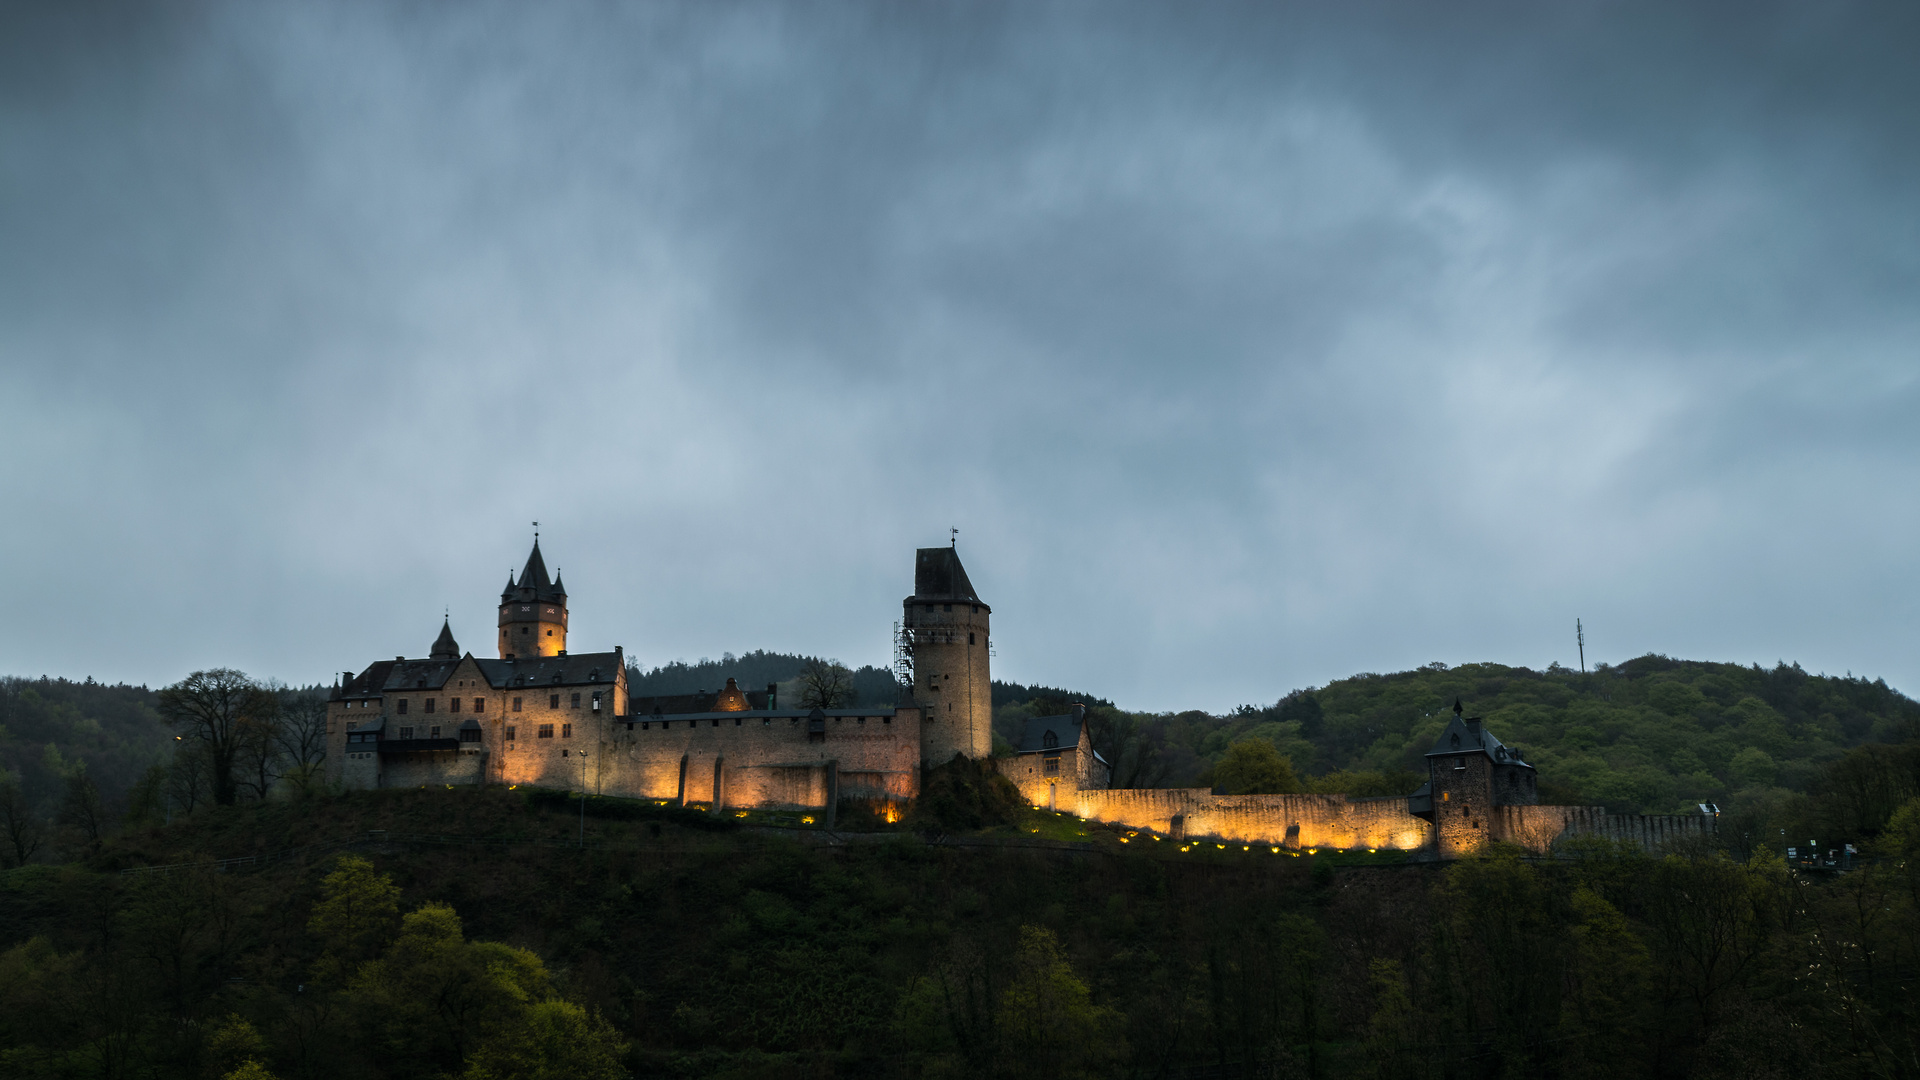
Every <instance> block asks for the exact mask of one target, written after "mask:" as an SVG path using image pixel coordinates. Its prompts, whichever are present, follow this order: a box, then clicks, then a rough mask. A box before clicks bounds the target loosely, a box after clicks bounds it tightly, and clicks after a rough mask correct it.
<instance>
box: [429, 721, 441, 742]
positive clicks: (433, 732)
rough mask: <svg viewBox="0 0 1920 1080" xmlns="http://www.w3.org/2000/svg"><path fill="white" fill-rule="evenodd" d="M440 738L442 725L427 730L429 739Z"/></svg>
mask: <svg viewBox="0 0 1920 1080" xmlns="http://www.w3.org/2000/svg"><path fill="white" fill-rule="evenodd" d="M439 737H440V725H438V724H435V725H434V726H433V727H430V728H428V729H427V738H429V739H437V738H439Z"/></svg>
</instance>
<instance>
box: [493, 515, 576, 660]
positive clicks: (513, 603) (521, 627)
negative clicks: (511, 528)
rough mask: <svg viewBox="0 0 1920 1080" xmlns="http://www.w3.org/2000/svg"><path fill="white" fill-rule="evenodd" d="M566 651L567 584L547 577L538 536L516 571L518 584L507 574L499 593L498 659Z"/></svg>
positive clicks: (522, 657) (545, 564)
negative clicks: (531, 551) (502, 589)
mask: <svg viewBox="0 0 1920 1080" xmlns="http://www.w3.org/2000/svg"><path fill="white" fill-rule="evenodd" d="M566 651H567V587H566V586H565V585H562V584H561V583H560V582H559V581H558V580H554V581H549V580H547V562H546V560H545V559H542V558H541V557H540V538H539V537H535V538H534V540H533V554H531V555H528V556H527V566H526V569H524V570H522V571H520V584H518V585H515V584H514V583H513V575H511V574H509V575H507V588H506V590H505V591H504V592H502V593H501V594H500V659H502V660H512V659H515V658H519V659H526V658H528V657H536V656H558V655H560V654H561V653H563V652H566Z"/></svg>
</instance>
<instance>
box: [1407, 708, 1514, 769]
mask: <svg viewBox="0 0 1920 1080" xmlns="http://www.w3.org/2000/svg"><path fill="white" fill-rule="evenodd" d="M1476 750H1478V751H1482V752H1484V753H1485V754H1486V755H1487V756H1488V757H1490V758H1492V759H1493V760H1495V761H1497V762H1501V763H1502V764H1509V765H1526V762H1524V761H1521V760H1520V751H1519V750H1518V749H1517V748H1509V747H1508V746H1506V744H1504V743H1502V742H1501V741H1500V740H1499V739H1497V738H1495V737H1494V735H1493V732H1491V731H1488V730H1487V726H1486V725H1485V724H1483V723H1481V722H1480V718H1479V717H1477V716H1474V717H1468V718H1466V719H1462V718H1461V716H1460V714H1459V713H1454V714H1453V719H1452V720H1449V721H1448V722H1447V726H1446V728H1445V729H1444V730H1442V731H1441V732H1440V737H1439V738H1438V739H1435V740H1434V742H1433V749H1431V750H1429V751H1427V756H1428V757H1445V756H1449V755H1452V754H1458V753H1461V752H1463V751H1464V752H1467V753H1472V752H1474V751H1476ZM1527 768H1529V769H1531V768H1533V766H1531V765H1527Z"/></svg>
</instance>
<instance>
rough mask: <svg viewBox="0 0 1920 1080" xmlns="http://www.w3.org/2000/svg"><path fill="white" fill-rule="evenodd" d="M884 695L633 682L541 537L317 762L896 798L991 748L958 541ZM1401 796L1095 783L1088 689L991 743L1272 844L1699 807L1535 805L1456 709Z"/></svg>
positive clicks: (987, 678) (1544, 842)
mask: <svg viewBox="0 0 1920 1080" xmlns="http://www.w3.org/2000/svg"><path fill="white" fill-rule="evenodd" d="M903 604H904V608H903V614H904V619H903V620H902V622H901V624H900V627H899V631H898V636H897V638H896V641H897V647H898V649H899V658H898V661H897V671H898V674H899V675H900V676H901V680H900V681H901V691H902V692H901V695H900V698H899V700H898V701H897V702H895V703H892V704H871V705H861V706H858V707H850V708H843V709H817V708H816V709H802V708H781V707H780V704H781V703H780V702H779V700H778V692H777V688H775V687H772V686H769V687H768V688H767V689H766V690H765V691H764V692H762V691H755V690H744V689H742V688H740V687H738V686H735V685H734V684H733V681H732V680H728V682H727V686H726V688H725V689H724V690H721V691H719V692H717V693H713V694H708V693H705V692H702V693H700V694H683V695H677V696H670V697H633V696H631V695H629V693H628V691H627V658H626V655H625V652H624V651H623V650H622V649H621V648H619V647H618V646H616V647H615V648H614V649H613V651H611V652H590V653H576V652H573V651H571V650H569V649H568V647H567V591H566V588H565V586H563V585H562V584H561V583H560V581H559V580H558V578H553V579H549V577H548V575H547V567H546V563H545V561H544V560H543V559H542V557H541V553H540V545H539V542H538V540H536V541H535V542H534V547H533V551H532V553H531V554H529V555H528V556H527V563H526V567H525V568H524V569H523V570H522V571H521V572H520V575H519V577H518V579H517V580H515V579H513V578H512V577H509V579H508V581H507V587H506V589H505V590H503V591H502V592H501V594H500V608H499V619H498V622H497V650H496V651H497V653H498V655H496V656H494V657H490V658H480V657H476V656H474V655H473V654H471V653H463V652H462V651H461V650H460V646H459V644H458V643H457V642H456V641H455V640H454V636H453V628H452V626H451V625H450V624H447V623H442V624H441V627H440V635H439V637H438V638H437V639H436V640H435V641H434V643H433V645H432V647H431V648H430V649H429V650H428V652H427V655H426V657H425V658H423V659H408V658H406V657H395V658H394V659H392V660H382V661H378V662H376V663H373V664H370V665H368V666H367V667H366V668H365V669H364V670H362V671H360V672H358V673H357V674H356V673H354V672H351V671H349V672H344V673H343V674H342V676H341V678H340V680H339V682H338V684H337V685H336V686H335V688H334V690H333V694H332V698H331V701H330V703H329V712H328V723H327V738H328V754H327V769H328V776H329V779H330V780H332V781H333V782H335V783H337V784H339V785H341V786H344V787H352V788H384V787H417V786H420V785H425V784H534V785H539V786H544V787H555V788H567V789H572V790H586V791H591V792H594V793H597V794H606V795H620V796H628V797H635V798H646V799H655V800H662V801H672V802H677V803H678V804H680V805H682V806H687V805H700V806H703V807H706V808H707V809H709V810H711V811H712V812H715V813H719V812H721V811H723V810H726V809H729V808H742V809H746V808H761V809H806V810H823V811H825V812H826V815H827V820H828V821H831V820H832V814H833V808H834V807H835V806H837V805H838V803H839V802H840V801H841V800H842V799H861V800H877V801H884V802H888V803H898V802H901V801H904V800H909V799H912V798H915V797H916V796H918V795H919V793H920V778H921V773H922V770H923V769H924V768H925V767H927V766H930V765H940V764H944V763H946V762H948V761H950V760H952V759H953V758H954V757H956V756H963V757H967V758H972V759H975V760H984V759H987V758H990V757H991V756H992V752H993V727H992V721H993V683H992V673H991V670H990V663H991V658H992V655H993V652H992V647H991V638H990V637H989V629H988V619H989V617H990V616H991V615H992V610H991V609H990V608H989V607H988V605H987V603H986V602H985V601H984V600H982V599H981V598H980V596H979V594H978V593H977V592H976V591H975V589H974V587H973V583H972V582H971V581H970V580H968V578H967V573H966V570H965V568H964V567H962V566H961V565H960V555H959V552H958V551H956V550H955V549H954V548H952V547H945V548H922V549H920V550H919V551H918V552H917V553H916V554H915V560H914V590H913V595H911V596H909V597H907V598H906V599H905V601H904V602H903ZM1426 760H1427V767H1428V780H1427V783H1426V784H1425V785H1423V786H1422V787H1421V788H1420V790H1418V791H1416V792H1414V793H1413V794H1412V795H1411V796H1401V797H1394V798H1349V797H1347V796H1344V795H1223V794H1219V793H1216V792H1213V791H1209V790H1206V789H1171V788H1153V789H1124V790H1113V789H1111V788H1110V786H1109V780H1110V773H1111V770H1110V767H1109V765H1108V763H1107V762H1106V761H1105V760H1104V759H1103V758H1102V757H1101V755H1100V754H1099V753H1098V752H1097V751H1096V750H1095V748H1094V744H1093V737H1092V732H1091V730H1090V727H1089V724H1088V722H1087V718H1086V712H1085V710H1084V709H1082V708H1079V707H1077V706H1076V707H1075V708H1074V710H1073V711H1072V712H1070V713H1068V714H1065V715H1061V716H1045V717H1036V718H1032V719H1030V720H1028V721H1027V722H1026V724H1025V727H1024V729H1023V730H1022V732H1021V733H1020V736H1019V741H1018V745H1016V746H1015V747H1014V753H1013V754H1012V755H1010V756H1008V757H1004V758H1000V759H998V760H997V761H996V767H997V769H998V771H999V772H1000V773H1001V775H1003V776H1005V777H1007V778H1008V779H1009V780H1011V781H1012V782H1013V783H1014V784H1015V786H1016V787H1018V788H1019V790H1020V792H1021V793H1022V794H1023V795H1024V796H1025V797H1026V799H1027V801H1028V802H1030V803H1032V804H1034V805H1036V806H1041V807H1046V808H1048V809H1055V810H1058V811H1060V812H1063V813H1072V814H1074V815H1076V816H1078V817H1081V818H1085V819H1087V820H1090V821H1102V822H1108V823H1112V824H1116V825H1124V826H1127V827H1129V828H1131V829H1135V830H1149V831H1152V832H1156V833H1159V834H1161V835H1164V836H1169V837H1173V838H1179V839H1186V838H1190V837H1200V836H1205V837H1209V838H1212V839H1213V840H1214V841H1216V842H1219V843H1222V844H1224V843H1225V842H1229V841H1231V842H1237V843H1242V844H1245V845H1248V846H1252V845H1256V844H1257V845H1263V846H1271V847H1272V848H1273V849H1274V850H1275V851H1281V850H1294V851H1299V850H1312V849H1316V848H1320V847H1334V848H1397V849H1402V850H1408V851H1419V852H1423V853H1425V854H1427V855H1430V856H1433V857H1438V858H1452V857H1457V856H1460V855H1464V854H1469V853H1471V852H1473V851H1475V850H1477V849H1479V848H1481V847H1484V846H1485V845H1486V844H1488V843H1490V842H1494V841H1505V842H1509V843H1514V844H1519V845H1521V846H1523V847H1526V848H1529V849H1532V850H1535V851H1544V850H1546V849H1547V848H1548V847H1549V846H1550V845H1552V844H1553V843H1555V842H1557V841H1558V840H1560V839H1561V838H1563V837H1567V836H1570V835H1579V834H1588V835H1598V836H1603V837H1608V838H1612V839H1616V840H1622V841H1627V842H1632V843H1636V844H1639V845H1641V846H1645V847H1650V848H1657V847H1663V846H1668V845H1670V844H1672V843H1674V842H1676V841H1683V840H1687V839H1689V838H1693V837H1699V836H1702V835H1704V834H1705V833H1707V832H1709V831H1710V830H1711V828H1712V821H1711V819H1703V818H1694V817H1682V816H1656V815H1620V814H1608V813H1607V812H1606V810H1605V809H1604V808H1602V807H1579V806H1539V805H1537V803H1538V802H1539V799H1538V795H1537V785H1536V782H1535V777H1534V770H1533V766H1531V765H1529V764H1528V763H1527V762H1526V761H1525V760H1524V759H1523V757H1522V755H1521V753H1520V751H1519V749H1518V748H1516V747H1508V746H1505V745H1504V744H1502V743H1501V742H1500V740H1499V739H1497V738H1495V737H1494V736H1493V734H1492V733H1491V732H1489V731H1488V730H1486V727H1485V726H1484V725H1483V724H1482V723H1481V722H1480V721H1479V719H1477V718H1473V717H1464V716H1462V715H1460V710H1459V707H1458V704H1457V703H1456V706H1455V715H1454V718H1453V720H1452V722H1451V723H1450V724H1449V725H1448V726H1447V727H1446V729H1445V730H1443V731H1442V732H1441V734H1440V738H1439V740H1438V741H1437V742H1436V743H1435V745H1434V747H1433V749H1432V750H1431V751H1430V752H1429V753H1428V754H1427V756H1426Z"/></svg>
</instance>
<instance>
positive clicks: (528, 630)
mask: <svg viewBox="0 0 1920 1080" xmlns="http://www.w3.org/2000/svg"><path fill="white" fill-rule="evenodd" d="M520 632H521V633H523V634H529V633H532V632H533V628H532V627H531V626H523V627H521V628H520Z"/></svg>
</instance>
